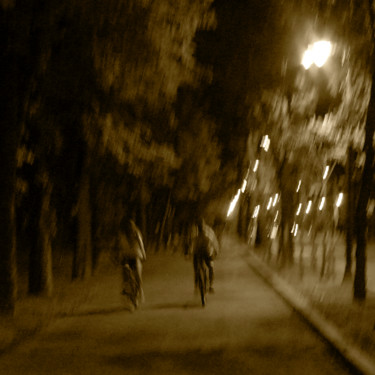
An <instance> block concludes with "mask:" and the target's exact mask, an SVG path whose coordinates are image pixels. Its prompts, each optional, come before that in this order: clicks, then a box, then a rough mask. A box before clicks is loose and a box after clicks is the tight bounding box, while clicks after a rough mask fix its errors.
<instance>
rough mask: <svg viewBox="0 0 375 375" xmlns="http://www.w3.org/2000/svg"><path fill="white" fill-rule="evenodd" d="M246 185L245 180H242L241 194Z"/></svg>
mask: <svg viewBox="0 0 375 375" xmlns="http://www.w3.org/2000/svg"><path fill="white" fill-rule="evenodd" d="M246 185H247V180H246V179H245V180H243V183H242V188H241V192H242V193H244V192H245V189H246Z"/></svg>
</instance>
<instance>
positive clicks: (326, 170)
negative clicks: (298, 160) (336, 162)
mask: <svg viewBox="0 0 375 375" xmlns="http://www.w3.org/2000/svg"><path fill="white" fill-rule="evenodd" d="M328 171H329V166H328V165H327V166H326V169H325V170H324V174H323V180H325V179H326V178H327V176H328Z"/></svg>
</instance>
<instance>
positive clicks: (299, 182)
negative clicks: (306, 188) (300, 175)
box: [296, 180, 302, 193]
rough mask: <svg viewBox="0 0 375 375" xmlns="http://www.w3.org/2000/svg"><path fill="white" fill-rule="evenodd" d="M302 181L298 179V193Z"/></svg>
mask: <svg viewBox="0 0 375 375" xmlns="http://www.w3.org/2000/svg"><path fill="white" fill-rule="evenodd" d="M301 182H302V181H301V180H299V181H298V186H297V190H296V193H298V192H299V189H300V187H301Z"/></svg>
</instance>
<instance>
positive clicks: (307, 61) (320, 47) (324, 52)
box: [302, 40, 332, 70]
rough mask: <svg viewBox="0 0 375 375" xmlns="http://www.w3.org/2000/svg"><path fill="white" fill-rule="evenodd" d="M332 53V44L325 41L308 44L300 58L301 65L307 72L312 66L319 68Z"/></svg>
mask: <svg viewBox="0 0 375 375" xmlns="http://www.w3.org/2000/svg"><path fill="white" fill-rule="evenodd" d="M331 52H332V43H331V42H329V41H327V40H320V41H319V42H315V43H314V44H312V45H311V44H310V45H309V46H308V48H307V50H306V51H305V52H304V54H303V57H302V65H303V67H304V68H305V69H306V70H307V69H309V68H310V66H311V65H312V64H315V65H316V66H317V67H318V68H321V67H322V66H323V65H324V64H325V63H326V61H327V60H328V58H329V56H330V55H331Z"/></svg>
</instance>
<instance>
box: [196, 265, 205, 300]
mask: <svg viewBox="0 0 375 375" xmlns="http://www.w3.org/2000/svg"><path fill="white" fill-rule="evenodd" d="M197 274H198V275H197V276H198V280H197V282H198V289H199V293H200V297H201V303H202V307H205V306H206V293H207V267H206V264H205V262H204V259H203V258H201V259H199V261H198V270H197Z"/></svg>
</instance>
